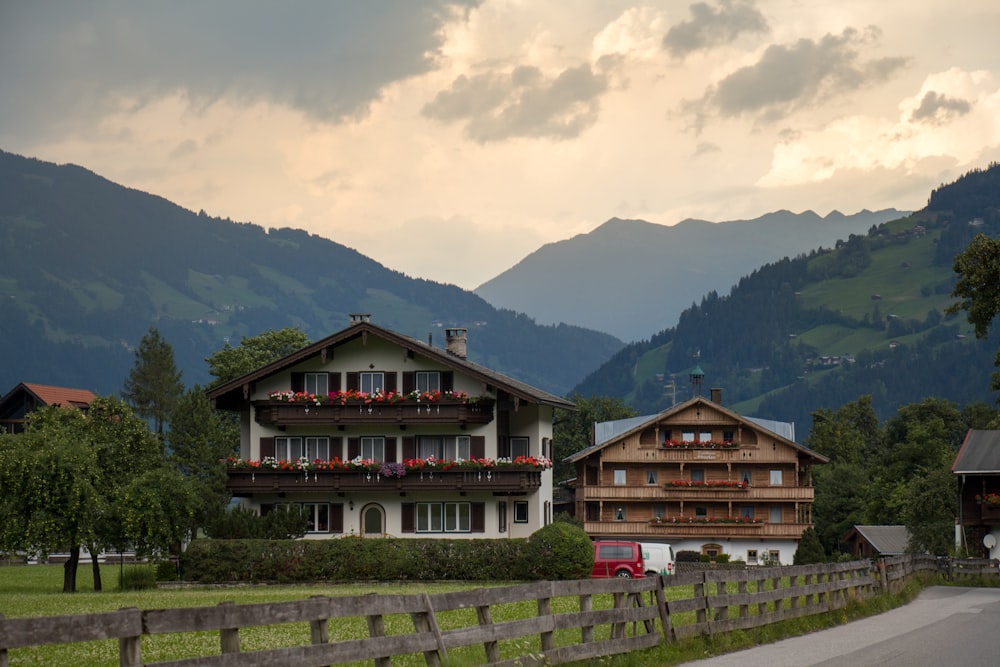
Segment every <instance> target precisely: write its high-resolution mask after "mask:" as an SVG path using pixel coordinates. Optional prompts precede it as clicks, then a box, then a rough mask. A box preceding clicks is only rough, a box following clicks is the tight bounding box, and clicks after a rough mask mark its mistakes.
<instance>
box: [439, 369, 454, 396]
mask: <svg viewBox="0 0 1000 667" xmlns="http://www.w3.org/2000/svg"><path fill="white" fill-rule="evenodd" d="M454 389H455V373H454V372H453V371H441V391H454Z"/></svg>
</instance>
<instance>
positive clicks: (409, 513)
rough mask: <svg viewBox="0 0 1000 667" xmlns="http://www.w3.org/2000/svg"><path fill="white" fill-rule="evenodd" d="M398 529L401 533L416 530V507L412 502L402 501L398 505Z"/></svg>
mask: <svg viewBox="0 0 1000 667" xmlns="http://www.w3.org/2000/svg"><path fill="white" fill-rule="evenodd" d="M399 518H400V522H401V525H400V531H401V532H403V533H415V532H417V507H416V505H415V504H414V503H403V504H402V505H400V507H399Z"/></svg>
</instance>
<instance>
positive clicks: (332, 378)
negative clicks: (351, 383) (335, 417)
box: [326, 373, 340, 394]
mask: <svg viewBox="0 0 1000 667" xmlns="http://www.w3.org/2000/svg"><path fill="white" fill-rule="evenodd" d="M326 386H327V389H329V390H330V393H331V394H332V393H333V392H335V391H340V373H327V374H326Z"/></svg>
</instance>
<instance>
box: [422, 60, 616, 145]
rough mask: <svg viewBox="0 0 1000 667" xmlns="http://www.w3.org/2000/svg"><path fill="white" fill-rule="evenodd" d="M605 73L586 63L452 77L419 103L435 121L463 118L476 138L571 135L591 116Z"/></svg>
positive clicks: (592, 120) (603, 87)
mask: <svg viewBox="0 0 1000 667" xmlns="http://www.w3.org/2000/svg"><path fill="white" fill-rule="evenodd" d="M608 85H609V81H608V77H607V75H606V74H605V73H604V72H603V71H601V70H600V69H595V68H592V67H591V66H590V65H588V64H583V65H579V66H577V67H571V68H567V69H564V70H562V71H561V72H559V73H558V74H557V75H556V76H554V77H547V76H546V75H545V74H543V72H542V71H541V70H540V69H539V68H537V67H533V66H520V67H516V68H514V69H513V70H511V71H509V72H488V73H485V74H478V75H475V76H472V77H468V76H465V75H462V76H459V77H458V78H456V79H455V80H454V81H453V82H452V84H451V87H450V88H448V89H447V90H443V91H441V92H439V93H438V94H437V95H436V96H435V97H434V99H433V100H432V101H431V102H429V103H428V104H426V105H425V106H424V108H423V114H424V115H425V116H426V117H428V118H432V119H434V120H438V121H441V122H446V123H447V122H465V124H466V125H465V133H466V136H467V137H468V138H469V139H471V140H473V141H476V142H478V143H487V142H491V141H501V140H504V139H511V138H515V137H536V138H547V139H571V138H573V137H577V136H579V135H580V133H582V132H583V131H584V130H585V129H587V128H588V127H590V126H591V125H593V124H594V123H595V122H596V121H597V115H598V110H599V101H600V96H601V94H602V93H604V92H605V91H606V90H607V88H608Z"/></svg>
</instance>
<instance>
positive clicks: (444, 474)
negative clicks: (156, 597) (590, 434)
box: [226, 466, 542, 496]
mask: <svg viewBox="0 0 1000 667" xmlns="http://www.w3.org/2000/svg"><path fill="white" fill-rule="evenodd" d="M541 485H542V471H541V469H540V468H536V467H532V466H523V467H522V466H504V467H502V468H477V469H461V468H452V469H451V470H444V471H442V470H426V469H425V470H420V471H411V472H407V473H406V474H405V475H403V476H402V477H394V476H392V477H390V476H384V475H380V474H379V473H378V472H376V471H368V470H309V471H302V470H248V469H246V468H230V469H229V480H228V481H227V482H226V488H227V489H229V490H230V491H231V492H232V493H233V495H236V496H245V495H248V494H254V493H316V492H318V493H339V492H342V491H356V492H358V491H368V492H376V493H378V492H387V493H388V492H400V491H503V492H530V491H533V490H536V489H538V488H540V487H541Z"/></svg>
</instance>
